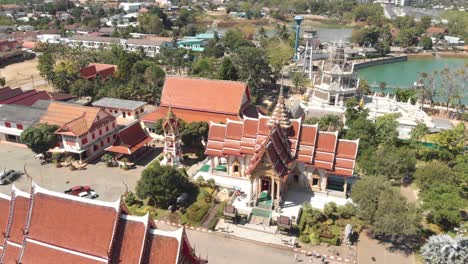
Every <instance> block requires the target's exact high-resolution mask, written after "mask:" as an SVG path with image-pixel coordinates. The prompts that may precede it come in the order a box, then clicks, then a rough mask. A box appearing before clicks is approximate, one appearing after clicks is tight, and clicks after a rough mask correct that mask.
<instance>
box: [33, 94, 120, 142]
mask: <svg viewBox="0 0 468 264" xmlns="http://www.w3.org/2000/svg"><path fill="white" fill-rule="evenodd" d="M100 114H101V115H103V116H104V117H103V118H101V119H100V120H103V119H104V118H114V117H112V115H111V114H109V113H107V112H105V111H104V110H101V109H100V108H95V107H88V106H80V105H75V104H67V103H59V102H52V103H50V104H49V106H48V108H47V111H46V113H45V114H44V115H43V116H42V118H41V119H40V120H39V122H40V123H47V124H49V125H57V126H59V127H60V128H59V130H58V131H57V133H59V134H65V135H73V136H80V135H82V134H84V133H86V132H88V131H89V130H90V129H91V127H92V126H93V124H94V123H95V122H97V121H98V117H99V115H100Z"/></svg>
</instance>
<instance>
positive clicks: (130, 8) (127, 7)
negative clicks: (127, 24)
mask: <svg viewBox="0 0 468 264" xmlns="http://www.w3.org/2000/svg"><path fill="white" fill-rule="evenodd" d="M119 8H121V9H122V10H124V11H125V12H127V13H131V12H137V11H138V10H140V8H141V3H128V2H125V3H120V4H119Z"/></svg>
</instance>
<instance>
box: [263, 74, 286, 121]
mask: <svg viewBox="0 0 468 264" xmlns="http://www.w3.org/2000/svg"><path fill="white" fill-rule="evenodd" d="M275 124H279V125H280V126H281V127H282V128H284V129H287V128H289V127H291V121H290V120H289V111H288V109H287V108H286V105H285V103H284V94H283V79H281V88H280V92H279V95H278V100H277V101H276V106H275V109H274V110H273V113H272V114H271V117H270V120H268V125H269V126H274V125H275Z"/></svg>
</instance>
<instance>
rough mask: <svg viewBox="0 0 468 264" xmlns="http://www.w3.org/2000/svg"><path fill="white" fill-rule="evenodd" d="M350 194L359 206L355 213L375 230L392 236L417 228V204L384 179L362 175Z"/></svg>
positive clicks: (415, 231) (411, 232)
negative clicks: (415, 205) (409, 201)
mask: <svg viewBox="0 0 468 264" xmlns="http://www.w3.org/2000/svg"><path fill="white" fill-rule="evenodd" d="M351 198H352V199H353V202H354V203H356V204H357V206H358V215H359V216H360V218H361V219H363V220H364V221H365V222H366V223H368V224H369V225H370V227H371V230H372V231H373V232H374V234H377V235H385V236H391V237H392V238H395V237H399V236H411V235H414V234H416V233H417V232H418V230H419V228H418V223H419V218H418V214H417V211H416V208H415V207H414V205H411V204H408V202H406V200H405V198H403V197H402V196H401V195H400V194H399V193H398V192H397V191H395V190H393V189H392V187H391V185H390V184H389V183H388V181H386V180H385V179H382V178H380V177H364V178H362V179H361V180H359V181H358V182H356V183H355V184H354V186H353V189H352V190H351ZM401 219H404V221H401Z"/></svg>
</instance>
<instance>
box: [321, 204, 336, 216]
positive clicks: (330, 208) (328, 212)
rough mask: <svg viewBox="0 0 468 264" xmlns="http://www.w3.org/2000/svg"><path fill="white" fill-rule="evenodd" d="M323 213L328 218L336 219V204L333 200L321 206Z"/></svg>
mask: <svg viewBox="0 0 468 264" xmlns="http://www.w3.org/2000/svg"><path fill="white" fill-rule="evenodd" d="M323 214H324V215H325V216H326V217H327V218H329V219H333V220H335V219H337V218H338V217H339V213H338V206H337V205H336V203H335V202H329V203H327V204H325V207H324V208H323Z"/></svg>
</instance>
